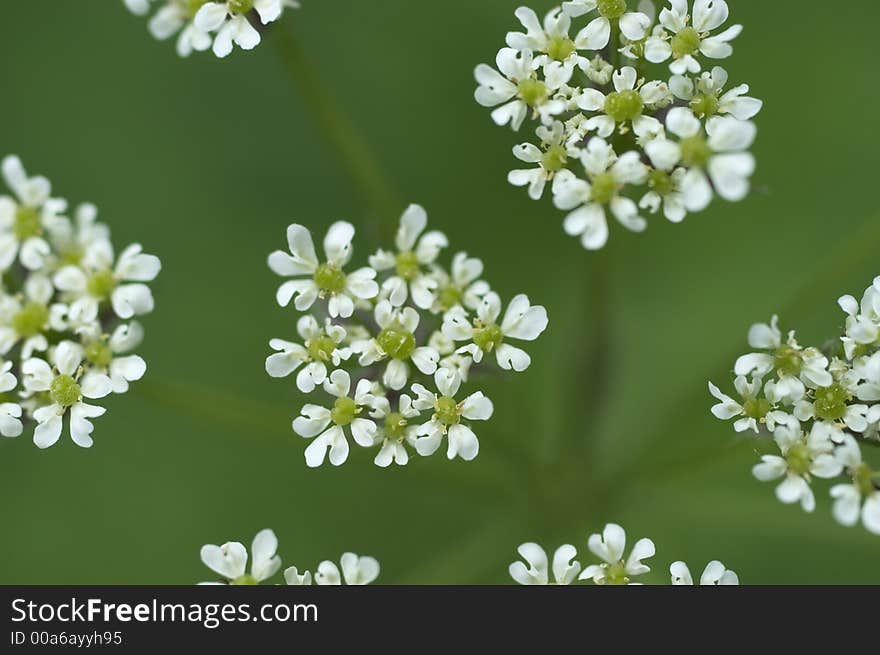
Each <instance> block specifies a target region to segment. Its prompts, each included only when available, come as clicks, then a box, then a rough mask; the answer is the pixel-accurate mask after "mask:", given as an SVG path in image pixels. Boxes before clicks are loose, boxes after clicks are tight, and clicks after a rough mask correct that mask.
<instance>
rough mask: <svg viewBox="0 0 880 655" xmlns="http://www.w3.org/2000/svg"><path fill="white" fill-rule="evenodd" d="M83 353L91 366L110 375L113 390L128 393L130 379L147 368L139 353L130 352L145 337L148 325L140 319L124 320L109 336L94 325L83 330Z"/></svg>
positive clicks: (143, 372)
mask: <svg viewBox="0 0 880 655" xmlns="http://www.w3.org/2000/svg"><path fill="white" fill-rule="evenodd" d="M82 337H83V355H84V357H85V360H86V361H87V362H88V364H89V366H91V370H93V371H96V372H98V373H103V374H105V375H106V376H107V377H109V378H110V382H111V384H112V389H113V393H117V394H118V393H125V392H127V391H128V387H129V383H131V382H136V381H137V380H140V379H141V378H142V377H144V374H145V373H146V372H147V363H146V362H145V361H144V360H143V358H142V357H140V356H139V355H131V354H126V353H130V352H131V351H132V350H133V349H135V348H137V347H138V346H139V345H140V344H141V342H142V341H143V340H144V328H143V327H141V324H140V323H138V322H137V321H132V322H131V323H126V324H122V325H119V326H117V327H116V329H115V330H113V334H111V335H110V336H109V337H107V336H105V335H103V334H101V333H100V331H99V330H96V329H95V327H94V326H92V327H91V328H90V329H88V330H86V331H84V332H83V334H82Z"/></svg>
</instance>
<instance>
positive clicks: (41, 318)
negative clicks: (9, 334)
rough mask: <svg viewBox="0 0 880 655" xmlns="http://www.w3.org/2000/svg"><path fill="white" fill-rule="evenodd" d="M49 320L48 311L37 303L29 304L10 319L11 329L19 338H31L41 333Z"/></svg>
mask: <svg viewBox="0 0 880 655" xmlns="http://www.w3.org/2000/svg"><path fill="white" fill-rule="evenodd" d="M48 320H49V310H48V309H47V307H46V306H45V305H43V304H41V303H38V302H29V303H27V304H26V305H25V306H24V307H22V308H21V310H20V311H19V312H18V313H17V314H16V315H15V316H13V317H12V329H13V330H15V333H16V334H17V335H18V336H20V337H32V336H34V335H35V334H39V333H40V332H42V330H43V328H44V327H45V325H46V321H48Z"/></svg>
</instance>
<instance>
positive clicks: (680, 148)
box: [645, 107, 757, 212]
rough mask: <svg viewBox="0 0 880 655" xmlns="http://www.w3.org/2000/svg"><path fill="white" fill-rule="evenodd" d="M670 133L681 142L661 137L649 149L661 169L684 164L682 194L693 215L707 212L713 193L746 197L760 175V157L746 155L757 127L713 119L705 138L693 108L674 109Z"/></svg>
mask: <svg viewBox="0 0 880 655" xmlns="http://www.w3.org/2000/svg"><path fill="white" fill-rule="evenodd" d="M666 129H667V130H668V131H669V132H670V133H672V134H674V135H675V136H677V137H679V140H678V141H673V140H671V139H668V138H658V139H655V140H654V141H652V142H651V143H649V144H648V145H647V146H646V149H645V150H646V152H647V154H648V156H649V157H650V158H651V162H652V163H653V164H654V166H656V167H657V168H659V169H661V170H671V169H672V168H673V167H675V166H676V165H679V164H680V165H681V166H683V167H684V168H686V169H687V173H686V174H685V175H684V177H683V178H682V180H681V193H682V197H683V200H684V205H685V207H686V208H687V210H688V211H692V212H698V211H702V210H703V209H705V208H706V207H708V206H709V203H710V202H712V196H713V190H714V192H715V193H717V194H718V195H719V196H721V197H722V198H724V199H725V200H729V201H731V202H735V201H739V200H742V199H743V198H745V197H746V195H747V194H748V191H749V178H750V177H751V176H752V173H754V171H755V158H754V157H753V156H752V154H751V153H749V152H746V149H747V148H749V146H751V145H752V142H753V141H754V140H755V135H756V133H757V128H756V127H755V125H754V123H750V122H747V121H740V120H737V119H736V118H733V117H732V116H713V117H712V118H710V119H709V120H708V121H707V122H706V126H705V135H704V133H703V132H704V130H703V124H702V122H700V120H699V119H698V118H697V117H696V116H695V115H694V113H693V111H692V110H691V109H687V108H684V107H675V108H674V109H672V110H670V112H669V115H668V116H667V117H666ZM710 179H711V183H710Z"/></svg>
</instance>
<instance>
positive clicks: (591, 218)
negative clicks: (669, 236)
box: [553, 138, 648, 250]
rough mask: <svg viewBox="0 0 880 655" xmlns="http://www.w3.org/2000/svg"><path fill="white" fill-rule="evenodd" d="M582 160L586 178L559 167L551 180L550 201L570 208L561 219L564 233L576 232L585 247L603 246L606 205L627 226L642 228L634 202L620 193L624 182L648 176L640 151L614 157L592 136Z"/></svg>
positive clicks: (611, 151)
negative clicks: (556, 174)
mask: <svg viewBox="0 0 880 655" xmlns="http://www.w3.org/2000/svg"><path fill="white" fill-rule="evenodd" d="M581 163H582V164H583V166H584V169H585V170H586V173H587V178H588V180H582V179H579V178H577V177H575V176H574V175H573V174H571V173H570V172H569V171H562V172H561V173H560V174H559V175H558V176H557V177H556V180H555V181H554V186H553V203H554V204H555V205H556V207H557V208H559V209H562V210H564V211H570V213H569V214H568V216H566V217H565V222H564V223H563V227H564V229H565V231H566V233H567V234H569V235H571V236H579V237H580V238H581V244H582V245H583V246H584V248H587V249H588V250H599V249H600V248H602V247H603V246H604V245H605V244H606V243H607V241H608V222H607V220H606V215H605V207H606V206H607V207H609V208H610V209H611V213H612V214H613V215H614V217H615V218H616V219H617V220H618V222H619V223H620V224H621V225H623V226H624V227H626V228H627V229H629V230H632V231H633V232H642V231H644V229H645V228H646V227H647V223H646V221H645V219H644V218H642V217H641V216H639V210H638V207H637V206H636V203H635V202H633V201H632V200H631V199H630V198H627V197H625V196H623V195H622V191H623V189H624V187H625V186H626V185H627V184H641V183H642V182H644V181H645V179H646V178H647V176H648V169H647V167H646V166H645V165H644V164H643V163H642V162H641V158H640V157H639V154H638V153H637V152H627V153H625V154H623V155H622V156H621V157H617V155H616V154H615V153H614V150H613V149H612V148H611V146H610V145H609V144H608V143H606V142H605V141H604V140H603V139H599V138H594V139H591V140H590V142H589V143H588V144H587V147H586V149H585V150H584V152H583V155H582V156H581ZM571 210H573V211H571Z"/></svg>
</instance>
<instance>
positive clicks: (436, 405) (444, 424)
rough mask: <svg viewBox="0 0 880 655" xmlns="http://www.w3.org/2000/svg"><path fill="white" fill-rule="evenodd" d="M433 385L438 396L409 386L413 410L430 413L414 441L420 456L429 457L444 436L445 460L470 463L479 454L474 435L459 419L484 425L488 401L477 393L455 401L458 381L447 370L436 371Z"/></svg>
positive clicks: (489, 408) (489, 409)
mask: <svg viewBox="0 0 880 655" xmlns="http://www.w3.org/2000/svg"><path fill="white" fill-rule="evenodd" d="M434 383H435V384H436V385H437V390H438V391H439V394H436V393H433V392H431V391H428V390H427V389H426V388H425V387H424V386H422V385H421V384H414V385H413V386H412V390H413V393H414V394H415V395H416V399H415V401H414V402H413V407H414V408H415V409H417V410H419V411H423V410H432V411H433V412H434V414H433V416H432V417H431V420H430V421H428V422H427V423H425V424H423V425H422V426H420V428H419V431H418V435H419V438H418V439H416V441H415V447H416V450H417V451H418V453H419V454H420V455H423V456H428V455H433V454H434V453H435V452H436V451H437V449H438V448H439V447H440V443H441V442H442V440H443V437H444V435H445V436H446V437H447V442H448V444H447V451H446V456H447V457H448V458H449V459H454V458H455V457H461V458H462V459H463V460H465V461H471V460H472V459H474V458H475V457H476V456H477V455H478V454H479V452H480V442H479V441H478V439H477V435H476V434H474V432H473V430H471V429H470V427H469V426H467V425H465V424H464V423H462V422H461V419H467V420H469V421H487V420H489V419H490V418H492V413H493V411H494V407H493V406H492V401H491V400H489V399H488V398H486V396H484V395H483V393H482V392H481V391H477V392H475V393H472V394H470V395H469V396H467V397H466V398H465V399H464V400H462V401H461V402H459V401H457V400H455V396H456V395H457V394H458V391H459V388H460V387H461V377H460V376H459V375H458V373H457V372H456V371H453V370H451V369H447V368H440V369H437V372H436V373H435V374H434Z"/></svg>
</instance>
